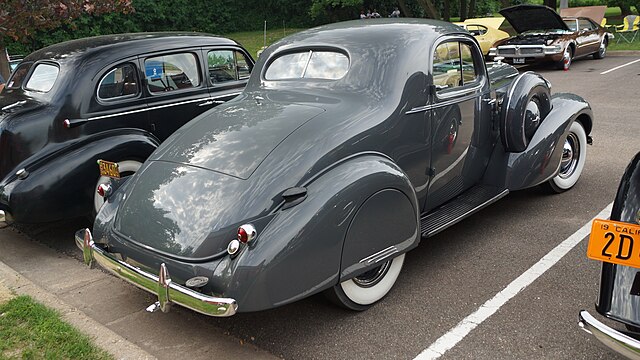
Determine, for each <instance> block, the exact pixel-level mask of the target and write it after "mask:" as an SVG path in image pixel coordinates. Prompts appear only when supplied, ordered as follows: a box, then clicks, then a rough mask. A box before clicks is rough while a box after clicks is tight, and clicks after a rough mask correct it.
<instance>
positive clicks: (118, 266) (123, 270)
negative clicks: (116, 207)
mask: <svg viewBox="0 0 640 360" xmlns="http://www.w3.org/2000/svg"><path fill="white" fill-rule="evenodd" d="M75 241H76V245H77V246H78V247H79V248H80V250H82V254H83V257H84V262H85V264H87V265H89V266H91V265H92V264H93V263H94V262H96V263H98V265H100V266H101V267H103V268H104V269H106V270H108V271H109V272H111V273H113V274H114V275H116V276H117V277H119V278H121V279H124V280H126V281H128V282H130V283H131V284H133V285H135V286H137V287H139V288H141V289H143V290H146V291H148V292H150V293H152V294H156V295H157V296H158V302H157V303H156V304H154V305H155V306H154V305H152V306H150V307H149V308H147V310H149V311H152V310H155V309H156V308H160V309H161V310H162V311H163V312H168V311H169V309H170V306H171V304H172V303H174V304H178V305H181V306H183V307H186V308H188V309H191V310H193V311H196V312H199V313H201V314H205V315H209V316H218V317H225V316H231V315H234V314H235V313H236V311H237V309H238V304H237V303H236V301H235V300H234V299H231V298H220V297H214V296H208V295H205V294H202V293H200V292H197V291H194V290H191V289H189V288H187V287H184V286H182V285H178V284H176V283H173V282H172V281H171V278H170V277H169V273H168V271H167V268H166V266H165V265H164V264H162V265H161V266H160V272H159V276H156V275H154V274H150V273H148V272H146V271H143V270H140V269H138V268H136V267H134V266H131V265H129V264H127V263H125V262H123V261H120V260H118V259H116V258H115V257H114V256H113V255H111V254H110V253H108V252H106V251H104V250H102V249H101V248H99V247H98V246H96V245H95V243H94V242H93V237H92V236H91V231H89V229H82V230H78V231H77V232H76V235H75Z"/></svg>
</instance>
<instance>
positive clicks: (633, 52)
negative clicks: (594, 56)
mask: <svg viewBox="0 0 640 360" xmlns="http://www.w3.org/2000/svg"><path fill="white" fill-rule="evenodd" d="M607 55H609V56H640V50H609V51H608V52H607Z"/></svg>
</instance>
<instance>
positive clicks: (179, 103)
mask: <svg viewBox="0 0 640 360" xmlns="http://www.w3.org/2000/svg"><path fill="white" fill-rule="evenodd" d="M240 94H242V91H241V92H237V93H231V94H225V95H220V96H216V97H208V96H207V97H202V98H198V99H193V100H187V101H180V102H176V103H171V104H164V105H158V106H153V107H148V108H144V109H138V110H131V111H124V112H121V113H116V114H109V115H102V116H95V117H90V118H88V119H87V120H88V121H93V120H102V119H108V118H112V117H116V116H122V115H130V114H136V113H139V112H143V111H151V110H158V109H164V108H168V107H172V106H178V105H184V104H190V103H194V102H198V101H205V100H211V101H213V102H214V103H218V102H216V99H220V98H224V97H228V96H238V95H240Z"/></svg>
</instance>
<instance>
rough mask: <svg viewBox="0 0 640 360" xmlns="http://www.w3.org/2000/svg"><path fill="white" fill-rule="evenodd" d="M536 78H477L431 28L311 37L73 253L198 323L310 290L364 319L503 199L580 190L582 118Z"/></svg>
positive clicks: (84, 233)
mask: <svg viewBox="0 0 640 360" xmlns="http://www.w3.org/2000/svg"><path fill="white" fill-rule="evenodd" d="M549 86H550V85H549V83H548V82H547V81H546V80H545V79H543V78H542V77H541V76H540V75H538V74H535V73H531V72H527V73H523V74H518V72H517V70H516V69H515V68H513V67H512V66H511V65H508V64H504V63H495V64H489V65H488V67H487V66H486V65H485V62H484V59H483V54H482V52H481V50H480V47H479V46H478V43H477V41H476V40H475V39H474V38H473V37H472V36H471V34H469V33H468V32H467V31H465V30H463V29H462V28H460V27H458V26H456V25H453V24H450V23H445V22H441V21H428V20H420V19H413V20H412V19H403V20H396V19H380V20H377V21H373V22H362V21H355V22H343V23H337V24H333V25H327V26H323V27H319V28H314V29H310V30H307V31H303V32H301V33H298V34H295V35H292V36H289V37H287V38H285V39H283V40H281V41H279V42H278V43H276V44H274V45H272V46H270V47H269V48H268V49H267V50H266V51H265V52H264V53H263V54H262V55H261V56H260V58H259V60H258V63H257V64H256V68H255V69H254V71H253V73H252V74H251V78H250V79H249V83H248V84H247V87H246V88H245V90H244V92H243V94H242V95H240V96H239V97H238V98H236V99H234V100H233V101H230V102H228V103H226V104H224V105H221V106H219V107H217V108H216V109H213V110H211V111H208V112H206V113H205V114H202V115H201V116H199V117H198V118H197V119H194V120H193V121H191V122H189V123H188V124H186V125H185V126H183V127H182V128H180V129H179V130H178V131H177V132H176V133H174V134H173V135H172V136H171V137H170V138H169V139H167V141H166V142H165V143H163V144H162V145H161V146H160V147H159V148H158V149H157V150H156V151H155V152H154V153H153V154H152V155H151V156H150V157H149V159H148V160H147V161H146V162H145V164H144V165H143V166H142V168H141V169H140V171H139V172H138V173H136V174H135V175H134V176H132V177H130V178H129V179H127V180H121V179H120V180H114V181H113V183H112V184H111V189H110V191H106V192H105V195H106V197H107V202H106V203H105V205H104V206H103V207H102V208H101V210H100V212H99V213H98V216H97V217H96V221H95V223H94V226H93V231H90V230H89V229H82V230H79V231H78V232H77V233H76V242H77V244H78V245H79V246H80V247H81V248H82V249H83V251H84V258H85V261H86V262H87V263H89V264H91V263H96V262H97V263H98V264H99V265H101V266H103V267H105V268H106V269H108V270H110V271H112V272H113V273H114V274H116V275H117V276H120V277H122V278H124V279H126V280H127V281H130V282H132V283H134V284H135V285H137V286H139V287H141V288H143V289H145V290H148V291H150V292H153V293H155V294H157V295H158V297H159V300H158V303H157V304H154V305H152V306H151V307H150V308H149V310H155V309H158V308H160V309H162V310H163V311H166V310H168V308H169V305H170V304H171V303H176V304H180V305H183V306H186V307H188V308H191V309H194V310H196V311H199V312H202V313H205V314H208V315H213V316H229V315H233V314H234V313H236V311H245V312H247V311H257V310H262V309H269V308H273V307H276V306H281V305H284V304H287V303H291V302H293V301H296V300H298V299H301V298H304V297H307V296H310V295H312V294H315V293H319V292H323V291H324V292H326V294H327V295H328V296H329V297H330V298H331V299H332V300H334V301H335V302H336V303H338V304H340V305H342V306H345V307H347V308H350V309H354V310H363V309H366V308H367V307H369V306H371V305H372V304H374V303H376V302H377V301H378V300H380V299H382V298H383V297H384V296H385V295H386V294H387V293H388V292H389V291H390V289H391V288H392V286H393V284H394V283H395V281H396V279H397V277H398V276H399V274H400V270H401V268H402V265H403V261H404V258H405V253H406V252H407V251H409V250H411V249H412V248H414V247H416V246H417V245H418V243H419V242H420V240H421V239H422V238H427V237H430V236H433V235H435V234H437V233H439V232H440V231H442V230H443V229H445V228H447V227H449V226H451V225H453V224H455V223H457V222H458V221H460V220H462V219H464V218H465V217H467V216H470V215H471V214H474V213H475V212H476V211H478V210H480V209H481V208H483V207H485V206H488V205H489V204H492V203H494V202H495V201H497V200H498V199H501V198H502V197H504V196H506V195H507V194H508V193H509V192H510V191H515V190H520V189H525V188H529V187H532V186H536V185H540V184H543V185H545V186H548V187H549V188H550V189H551V190H553V191H557V192H562V191H565V190H568V189H570V188H571V187H573V186H574V184H575V183H576V182H577V181H578V178H579V177H580V174H581V172H582V169H583V166H584V163H585V159H586V147H587V144H588V142H589V140H590V138H589V133H590V131H591V128H592V122H593V114H592V111H591V108H590V107H589V104H588V103H587V102H586V101H584V100H583V99H582V98H580V97H578V96H576V95H572V94H556V95H554V96H551V94H550V90H549Z"/></svg>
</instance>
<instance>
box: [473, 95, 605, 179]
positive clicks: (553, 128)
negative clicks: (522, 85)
mask: <svg viewBox="0 0 640 360" xmlns="http://www.w3.org/2000/svg"><path fill="white" fill-rule="evenodd" d="M551 105H552V109H551V111H550V112H549V114H548V115H547V116H546V117H545V118H544V120H543V121H542V123H541V124H540V126H539V127H538V129H537V130H536V132H535V134H534V135H533V137H532V138H531V141H530V142H529V144H528V146H527V148H526V149H525V150H524V151H522V152H519V153H511V152H506V151H505V150H504V148H503V147H502V146H501V145H502V144H500V143H499V144H497V146H496V149H495V150H494V153H493V155H492V158H491V161H490V163H489V166H488V168H487V171H486V173H485V183H487V184H492V185H495V186H498V187H501V188H505V189H509V190H510V191H514V190H520V189H525V188H529V187H532V186H535V185H538V184H541V183H543V182H545V181H547V180H549V179H550V178H552V177H553V176H555V175H556V174H557V173H558V169H559V168H560V160H561V157H562V149H563V145H564V139H565V138H566V137H567V135H568V132H569V128H570V127H571V124H572V123H573V122H574V121H580V123H581V124H582V125H583V127H584V129H585V131H586V133H587V135H589V133H590V132H591V128H592V126H593V125H592V119H593V112H592V111H591V107H590V106H589V104H588V103H587V102H586V100H584V99H583V98H581V97H579V96H577V95H573V94H565V93H561V94H555V95H553V96H552V98H551Z"/></svg>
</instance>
